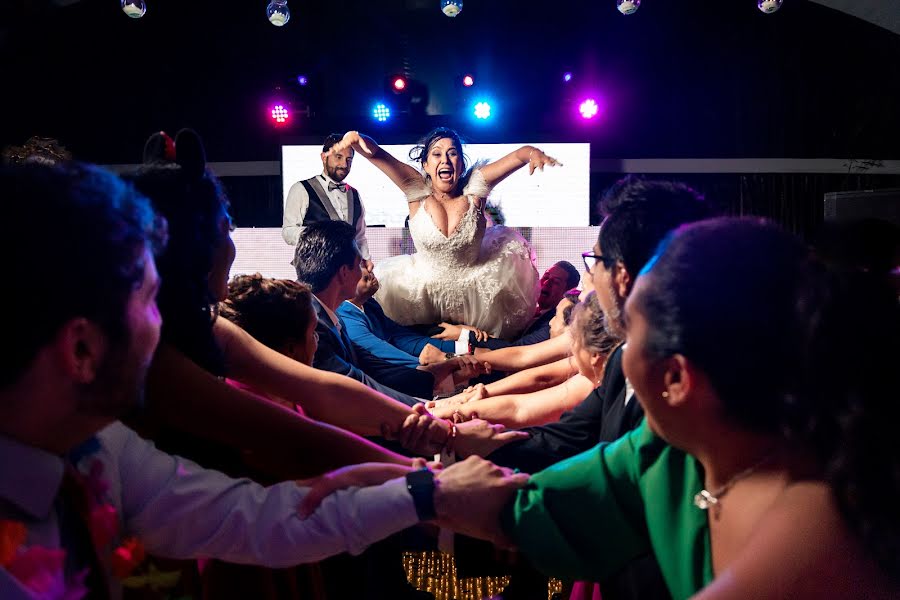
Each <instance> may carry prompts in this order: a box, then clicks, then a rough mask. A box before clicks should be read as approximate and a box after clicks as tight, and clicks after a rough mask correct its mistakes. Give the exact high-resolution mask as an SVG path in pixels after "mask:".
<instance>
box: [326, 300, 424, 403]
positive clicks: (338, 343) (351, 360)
mask: <svg viewBox="0 0 900 600" xmlns="http://www.w3.org/2000/svg"><path fill="white" fill-rule="evenodd" d="M312 300H313V308H315V309H316V317H317V323H316V333H318V334H319V347H318V349H316V355H315V357H314V358H313V366H314V367H315V368H317V369H322V370H323V371H331V372H332V373H340V374H341V375H346V376H347V377H352V378H353V379H355V380H357V381H359V382H360V383H363V384H365V385H367V386H369V387H370V388H372V389H373V390H376V391H379V392H381V393H382V394H384V395H386V396H390V397H391V398H393V399H395V400H399V401H400V402H402V403H404V404H406V405H408V406H413V405H414V404H416V403H418V402H422V401H423V398H428V399H430V398H431V388H432V387H433V386H434V378H433V377H432V376H431V374H429V373H426V372H424V371H417V370H415V369H409V368H406V367H403V368H404V369H406V370H407V371H411V372H412V373H414V374H420V375H418V376H419V377H422V381H424V378H425V377H427V379H428V380H429V381H430V382H431V383H430V384H429V386H430V387H428V389H427V392H428V393H427V394H426V395H425V396H423V397H422V398H417V397H413V396H410V395H408V394H404V393H403V392H400V391H398V390H395V389H394V388H390V387H388V386H386V385H382V384H381V383H379V382H377V381H375V380H374V379H372V378H371V377H369V376H368V375H366V374H365V373H364V372H363V371H362V370H361V369H360V368H359V367H357V366H356V359H357V356H356V348H354V347H353V345H352V343H351V342H350V339H349V338H348V337H347V335H346V333H344V329H343V327H342V328H341V329H338V328H337V327H335V325H334V323H332V321H331V317H329V316H328V313H327V312H325V308H324V307H323V306H322V303H321V302H319V300H318V298H316V297H315V296H313V299H312ZM366 358H367V359H371V360H378V358H377V357H373V356H367V357H366ZM387 367H392V368H398V367H396V365H387V366H386V368H387Z"/></svg>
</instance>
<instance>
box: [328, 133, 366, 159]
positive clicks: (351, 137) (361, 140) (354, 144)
mask: <svg viewBox="0 0 900 600" xmlns="http://www.w3.org/2000/svg"><path fill="white" fill-rule="evenodd" d="M347 148H353V150H355V151H356V152H359V153H360V154H363V155H364V156H366V157H371V156H372V155H373V154H374V152H373V151H372V149H371V148H369V145H368V144H366V136H364V135H362V134H361V133H360V132H358V131H348V132H347V133H345V134H344V137H343V138H341V141H339V142H338V143H337V144H335V145H334V146H332V147H331V153H332V154H337V153H338V152H341V151H342V150H346V149H347Z"/></svg>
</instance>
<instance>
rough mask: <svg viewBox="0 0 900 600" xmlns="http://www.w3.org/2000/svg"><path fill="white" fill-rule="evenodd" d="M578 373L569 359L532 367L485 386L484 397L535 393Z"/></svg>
mask: <svg viewBox="0 0 900 600" xmlns="http://www.w3.org/2000/svg"><path fill="white" fill-rule="evenodd" d="M577 372H578V369H576V368H574V366H573V365H572V362H571V357H566V358H561V359H559V360H557V361H554V362H551V363H547V364H546V365H540V366H538V367H532V368H530V369H525V370H524V371H519V372H518V373H513V374H512V375H510V376H508V377H504V378H503V379H500V380H499V381H494V382H493V383H489V384H487V385H486V386H484V387H485V392H486V396H490V397H492V398H493V397H495V396H500V395H503V394H523V393H529V392H536V391H538V390H542V389H546V388H548V387H552V386H554V385H559V384H560V383H562V382H564V381H566V380H567V379H568V378H569V377H571V376H572V375H574V374H575V373H577Z"/></svg>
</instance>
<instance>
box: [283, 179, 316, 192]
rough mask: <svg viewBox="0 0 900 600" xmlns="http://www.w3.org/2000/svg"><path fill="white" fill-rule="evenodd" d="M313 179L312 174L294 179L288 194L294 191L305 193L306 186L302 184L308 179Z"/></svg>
mask: <svg viewBox="0 0 900 600" xmlns="http://www.w3.org/2000/svg"><path fill="white" fill-rule="evenodd" d="M313 179H315V176H313V177H307V178H306V179H300V180H298V181H295V182H294V183H293V184H292V185H291V187H290V188H289V189H288V195H289V196H290V195H291V194H294V193H300V192H303V193H304V194H305V193H306V186H305V185H303V184H304V183H306V182H308V181H311V180H313Z"/></svg>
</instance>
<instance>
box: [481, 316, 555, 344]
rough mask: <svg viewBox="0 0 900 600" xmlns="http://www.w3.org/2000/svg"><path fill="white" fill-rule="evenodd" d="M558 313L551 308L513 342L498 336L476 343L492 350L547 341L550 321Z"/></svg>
mask: <svg viewBox="0 0 900 600" xmlns="http://www.w3.org/2000/svg"><path fill="white" fill-rule="evenodd" d="M555 314H556V311H555V310H553V309H550V310H548V311H546V312H544V314H542V315H541V316H540V317H538V318H537V319H536V320H535V321H534V323H532V324H531V325H529V326H528V329H526V330H525V332H524V333H522V335H521V336H520V337H519V338H518V339H516V340H513V341H511V342H508V341H506V340H500V339H497V338H491V339H489V340H487V341H486V342H476V343H475V345H476V346H478V347H480V348H490V349H491V350H497V349H498V348H509V347H510V346H529V345H531V344H537V343H538V342H545V341H547V340H549V339H550V321H551V320H552V319H553V315H555Z"/></svg>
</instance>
